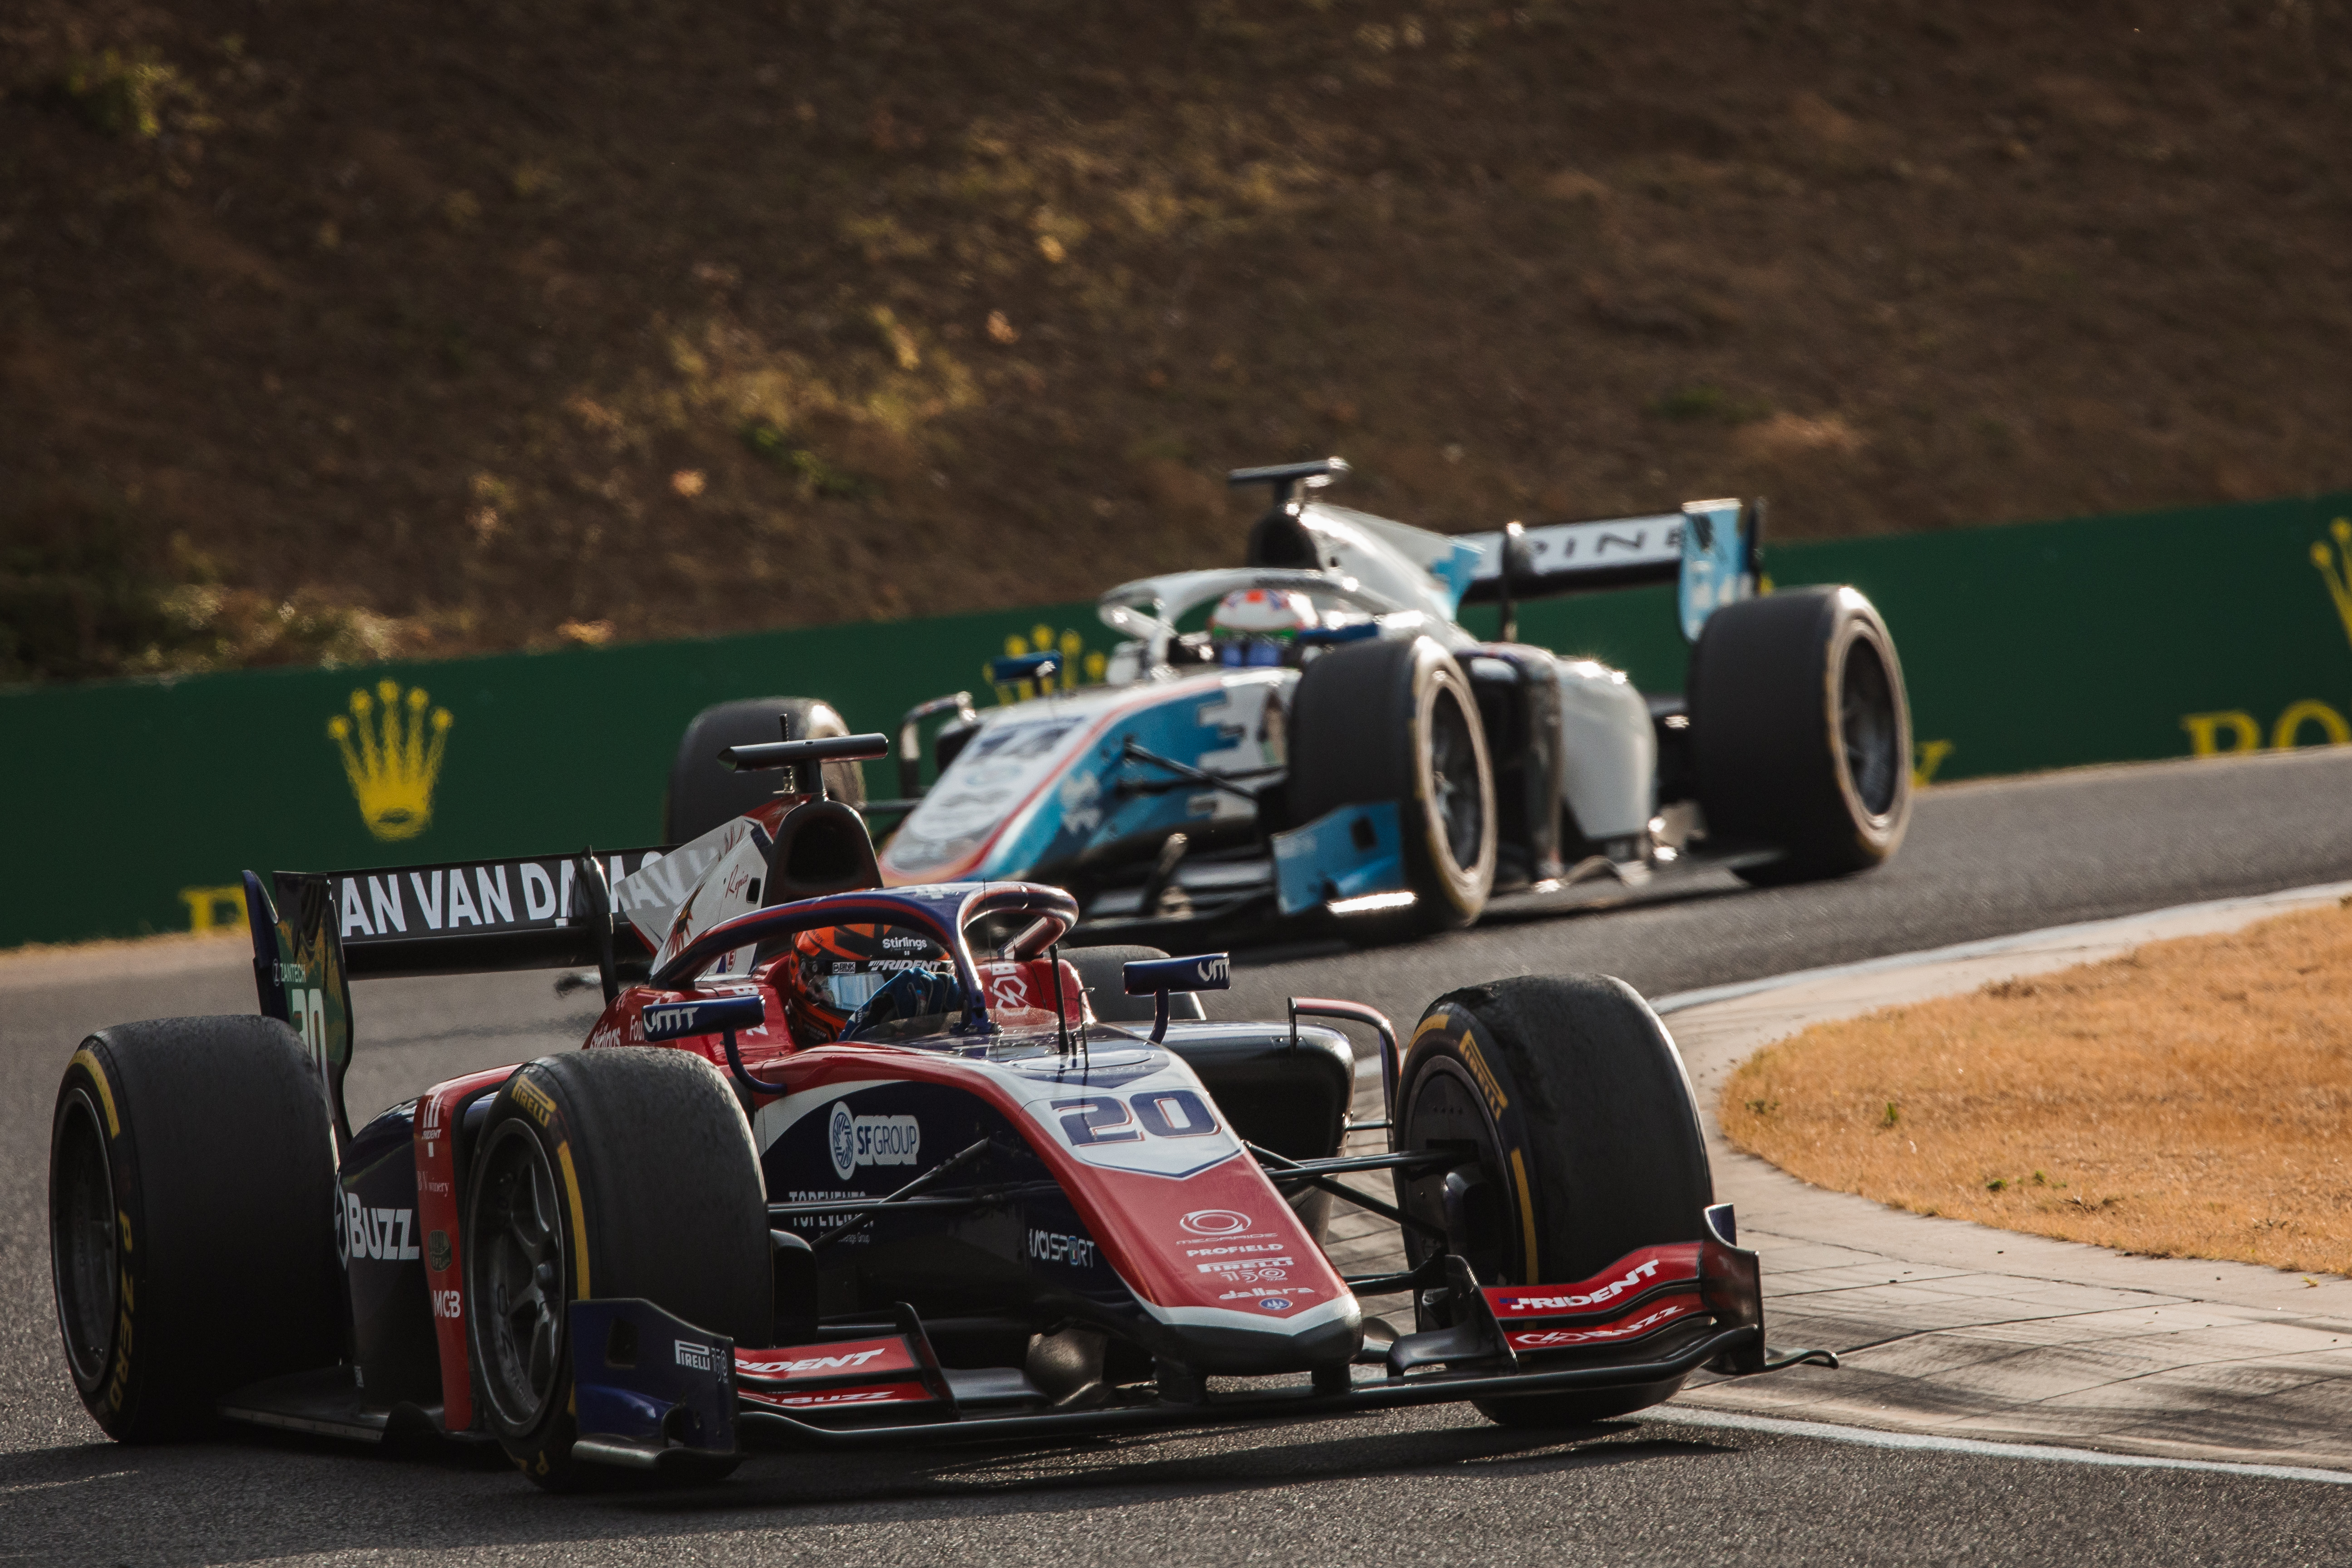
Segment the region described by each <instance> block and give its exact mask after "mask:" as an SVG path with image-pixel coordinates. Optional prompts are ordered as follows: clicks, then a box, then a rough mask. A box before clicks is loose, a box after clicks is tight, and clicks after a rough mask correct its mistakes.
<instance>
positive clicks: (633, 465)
mask: <svg viewBox="0 0 2352 1568" xmlns="http://www.w3.org/2000/svg"><path fill="white" fill-rule="evenodd" d="M2347 62H2352V23H2347V6H2346V5H2343V4H2339V3H2336V0H2287V3H2278V0H2260V3H2251V0H2249V3H2243V4H2236V3H2230V4H2203V5H2187V4H2167V5H2158V4H2154V3H2152V0H2151V3H2148V4H2144V5H2121V4H2112V3H2092V4H2084V5H2048V4H2046V3H2043V0H1990V3H1980V4H1976V5H1927V4H1918V3H1914V0H1879V3H1874V4H1861V3H1854V4H1848V5H1826V4H1791V3H1784V0H1747V3H1741V0H1691V3H1689V4H1685V5H1676V6H1675V7H1672V8H1671V9H1668V8H1662V7H1660V6H1657V5H1648V4H1641V3H1638V0H1577V3H1559V0H1553V3H1530V4H1527V5H1520V6H1516V7H1510V8H1500V9H1498V8H1496V7H1493V6H1490V5H1441V4H1433V3H1426V0H1424V3H1420V4H1416V5H1410V6H1408V5H1394V4H1390V3H1388V0H1250V3H1247V4H1242V3H1227V0H1200V3H1195V4H1192V5H1176V4H1168V5H1145V4H1129V5H1108V4H1093V5H1089V4H1082V3H1078V0H989V3H988V4H984V5H982V4H964V3H961V0H701V3H697V4H688V3H685V0H498V3H483V0H432V3H427V0H369V3H368V4H365V5H355V4H349V3H347V0H173V4H171V5H168V6H166V5H139V4H135V3H131V0H70V3H69V0H10V3H9V4H8V5H5V7H0V88H5V97H0V679H44V678H59V677H80V676H90V675H104V674H120V673H133V672H138V671H142V670H172V669H190V668H219V667H226V666H233V665H240V664H267V663H282V662H311V661H318V660H321V659H326V660H332V661H337V662H359V661H364V660H367V659H369V658H382V657H388V656H391V655H394V654H401V655H409V654H428V655H429V654H436V653H458V652H465V651H470V650H478V649H488V648H500V647H547V646H555V645H558V644H561V643H563V642H565V641H575V642H590V643H593V642H598V641H606V640H612V639H615V638H617V639H630V638H637V637H665V636H682V635H690V634H694V633H699V632H710V631H725V630H733V629H740V628H749V627H754V626H779V625H789V624H808V623H821V622H826V621H834V620H841V619H859V618H867V617H875V616H899V615H908V614H922V613H929V612H938V611H946V610H951V609H958V608H971V607H980V606H986V605H1013V604H1023V603H1032V602H1039V601H1048V600H1058V599H1067V598H1071V597H1076V596H1079V595H1086V594H1089V593H1092V592H1095V591H1097V590H1099V589H1100V588H1102V587H1104V586H1107V585H1108V584H1110V583H1112V582H1115V581H1118V580H1119V579H1121V578H1123V577H1127V576H1132V575H1137V574H1143V573H1146V572H1150V571H1154V570H1161V569H1169V568H1175V567H1180V566H1190V565H1207V564H1214V563H1222V562H1226V561H1230V560H1233V559H1235V558H1236V557H1237V556H1238V552H1239V544H1240V539H1241V534H1242V530H1241V527H1240V522H1241V521H1242V520H1243V519H1244V518H1245V517H1246V516H1247V515H1248V510H1249V505H1248V502H1247V501H1246V500H1239V499H1231V498H1228V497H1227V495H1226V494H1225V492H1224V490H1223V486H1222V484H1221V482H1220V479H1219V476H1220V474H1221V472H1222V470H1223V468H1225V467H1226V466H1228V465H1230V464H1235V463H1243V462H1265V461H1272V460H1276V459H1280V458H1291V457H1297V456H1302V455H1307V454H1309V453H1320V452H1324V451H1339V452H1342V453H1344V454H1345V455H1346V456H1348V457H1349V458H1350V459H1351V460H1353V461H1355V462H1356V463H1357V464H1358V465H1359V467H1360V479H1359V480H1358V481H1356V482H1353V483H1351V485H1350V486H1349V489H1348V491H1347V493H1346V498H1345V499H1347V500H1351V501H1354V502H1356V503H1358V504H1361V505H1365V506H1368V507H1370V508H1373V509H1375V510H1383V511H1388V512H1391V513H1394V514H1397V515H1401V516H1403V517H1406V518H1410V519H1413V520H1416V521H1427V522H1430V523H1432V524H1433V525H1436V526H1440V527H1446V528H1469V527H1475V526H1492V525H1493V524H1494V523H1495V522H1496V521H1499V520H1501V519H1504V518H1507V517H1515V516H1516V517H1525V518H1528V519H1529V520H1530V521H1533V520H1536V519H1538V518H1544V519H1557V518H1566V517H1573V516H1600V515H1608V514H1612V513H1622V512H1626V511H1630V510H1648V509H1653V508H1656V507H1659V506H1661V505H1671V504H1672V503H1674V502H1676V501H1678V500H1682V499H1684V498H1685V497H1686V496H1696V495H1702V494H1705V495H1713V494H1725V493H1734V492H1755V491H1761V492H1764V493H1766V494H1769V496H1771V497H1772V498H1773V500H1774V504H1775V510H1774V513H1773V524H1774V529H1775V531H1776V532H1777V533H1778V534H1779V535H1780V536H1781V537H1794V536H1823V535H1841V534H1859V533H1869V532H1878V531H1894V530H1912V529H1924V528H1937V527H1945V526H1949V525H1954V524H1959V523H1969V522H1979V521H1999V520H2003V519H2011V518H2020V517H2049V516H2058V515H2063V514H2071V513H2082V512H2088V511H2097V510H2115V509H2120V508H2129V507H2136V506H2143V505H2157V504H2166V503H2175V502H2189V501H2199V500H2218V499H2238V498H2250V497H2253V496H2258V495H2268V494H2280V493H2290V492H2295V491H2302V490H2308V489H2319V488H2328V487H2337V486H2341V485H2342V484H2344V483H2345V482H2346V480H2347V460H2346V456H2345V447H2344V433H2345V432H2346V431H2347V430H2352V377H2347V375H2346V374H2344V366H2345V364H2346V363H2347V349H2352V180H2347V175H2346V174H2345V172H2344V166H2343V163H2342V150H2343V149H2344V148H2345V147H2346V146H2347V145H2352V71H2347ZM2221 547H2226V546H2225V544H2224V543H2223V542H2217V548H2221Z"/></svg>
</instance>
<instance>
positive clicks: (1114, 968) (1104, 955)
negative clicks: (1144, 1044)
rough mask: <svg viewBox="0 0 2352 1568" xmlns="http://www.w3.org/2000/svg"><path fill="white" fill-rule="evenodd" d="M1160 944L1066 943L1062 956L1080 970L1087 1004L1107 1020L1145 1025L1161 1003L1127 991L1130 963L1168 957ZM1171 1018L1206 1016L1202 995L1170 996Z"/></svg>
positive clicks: (1108, 1021)
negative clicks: (1083, 944) (1154, 945)
mask: <svg viewBox="0 0 2352 1568" xmlns="http://www.w3.org/2000/svg"><path fill="white" fill-rule="evenodd" d="M1167 956H1168V953H1167V952H1166V950H1164V949H1161V948H1157V947H1118V946H1110V945H1105V946H1102V947H1066V948H1064V949H1063V950H1062V957H1063V958H1064V959H1065V960H1066V961H1067V963H1069V965H1070V967H1071V968H1073V969H1075V970H1076V971H1077V972H1078V979H1079V980H1080V981H1082V982H1084V983H1085V984H1086V988H1087V1006H1089V1007H1091V1008H1093V1009H1094V1015H1095V1016H1096V1017H1097V1018H1099V1019H1101V1020H1102V1021H1103V1022H1104V1023H1106V1024H1122V1025H1125V1024H1140V1025H1142V1026H1144V1027H1145V1028H1147V1029H1148V1028H1150V1026H1151V1021H1152V1019H1153V1018H1155V1017H1156V1016H1158V1011H1157V1010H1158V1007H1159V1004H1158V1003H1157V1002H1155V1001H1154V1000H1153V999H1152V998H1150V997H1149V996H1129V994H1127V966H1128V965H1129V964H1130V963H1141V962H1143V961H1144V960H1146V959H1151V958H1165V957H1167ZM1168 1016H1169V1017H1170V1018H1171V1019H1179V1020H1181V1019H1185V1018H1205V1017H1207V1016H1208V1014H1206V1013H1205V1012H1203V1011H1202V1007H1201V999H1200V997H1198V996H1196V995H1194V994H1192V993H1191V992H1189V991H1186V992H1182V993H1180V994H1177V995H1173V996H1171V997H1169V998H1168Z"/></svg>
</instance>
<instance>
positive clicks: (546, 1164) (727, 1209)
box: [464, 1047, 774, 1489]
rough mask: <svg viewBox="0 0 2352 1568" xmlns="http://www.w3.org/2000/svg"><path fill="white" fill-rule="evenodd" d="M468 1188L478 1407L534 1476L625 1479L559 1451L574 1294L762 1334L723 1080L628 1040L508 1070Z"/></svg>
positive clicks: (750, 1232) (741, 1162) (747, 1158)
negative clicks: (638, 1302)
mask: <svg viewBox="0 0 2352 1568" xmlns="http://www.w3.org/2000/svg"><path fill="white" fill-rule="evenodd" d="M466 1192H467V1196H466V1217H465V1228H464V1252H465V1278H466V1298H465V1300H466V1333H467V1349H468V1351H469V1352H470V1358H471V1361H472V1364H473V1370H474V1389H475V1408H476V1410H477V1412H478V1415H479V1416H480V1417H481V1419H482V1420H483V1421H484V1422H485V1423H486V1424H487V1425H488V1428H489V1430H490V1431H491V1433H492V1434H493V1435H495V1436H497V1438H498V1439H499V1443H500V1444H502V1445H503V1446H504V1447H505V1448H506V1451H507V1454H508V1457H509V1458H512V1459H513V1460H514V1461H515V1463H516V1464H517V1465H518V1466H520V1468H521V1469H522V1471H523V1473H524V1474H525V1475H527V1476H529V1477H530V1479H532V1480H534V1481H536V1482H538V1483H539V1484H541V1486H545V1487H550V1488H553V1489H582V1488H588V1487H594V1486H607V1485H612V1484H614V1483H616V1482H619V1481H623V1480H625V1479H628V1477H629V1475H630V1472H626V1471H618V1470H613V1469H606V1468H598V1467H596V1466H593V1465H584V1464H580V1463H577V1462H575V1461H574V1460H573V1458H572V1442H573V1440H574V1439H575V1438H576V1437H577V1436H579V1430H578V1427H577V1426H575V1425H574V1421H573V1417H574V1413H575V1412H574V1402H573V1398H572V1347H571V1344H570V1342H569V1336H568V1320H569V1318H570V1308H571V1304H572V1302H573V1301H575V1300H596V1299H609V1298H613V1297H629V1296H635V1297H642V1298H644V1299H645V1300H649V1301H651V1302H653V1303H654V1304H655V1305H656V1306H657V1307H659V1308H661V1309H662V1310H664V1311H667V1312H669V1313H671V1314H673V1315H674V1316H677V1317H679V1318H683V1319H684V1320H686V1321H688V1322H689V1323H692V1324H694V1325H695V1326H696V1327H698V1328H701V1329H707V1330H709V1331H710V1332H712V1333H715V1334H724V1335H726V1336H728V1337H729V1338H730V1339H732V1340H733V1341H734V1342H736V1343H737V1344H739V1345H756V1344H763V1343H765V1342H767V1340H768V1337H769V1334H770V1331H771V1327H772V1323H773V1321H774V1318H773V1303H772V1285H771V1277H770V1267H771V1266H770V1263H769V1259H768V1207H767V1192H766V1188H765V1186H764V1185H763V1184H762V1182H761V1176H760V1161H759V1152H758V1151H757V1149H756V1148H755V1147H754V1146H753V1144H752V1142H751V1123H750V1122H748V1121H745V1120H744V1118H743V1110H742V1107H741V1106H740V1104H738V1103H737V1101H736V1099H735V1094H734V1091H733V1090H732V1089H730V1088H728V1086H727V1083H726V1080H724V1079H721V1078H720V1077H719V1074H718V1072H717V1071H716V1070H715V1069H714V1068H712V1067H711V1066H710V1064H709V1062H707V1061H705V1060H703V1059H702V1058H700V1057H698V1056H693V1055H690V1054H688V1053H687V1052H685V1051H677V1050H658V1049H650V1048H642V1047H639V1048H630V1047H623V1048H617V1049H607V1050H596V1051H580V1052H575V1053H572V1054H571V1055H566V1056H560V1057H544V1058H541V1059H540V1060H538V1061H535V1062H531V1063H529V1064H528V1065H526V1066H524V1067H522V1068H519V1069H517V1071H516V1073H515V1075H514V1077H513V1078H511V1079H508V1081H507V1083H506V1086H505V1087H504V1088H502V1089H499V1092H498V1095H497V1097H496V1099H495V1100H492V1102H491V1106H490V1110H489V1114H488V1120H487V1121H486V1122H485V1123H484V1125H483V1127H482V1131H481V1133H480V1135H479V1137H478V1140H477V1142H476V1144H475V1153H474V1158H473V1165H472V1176H471V1178H470V1180H469V1181H468V1182H467V1188H466ZM727 1468H732V1466H731V1464H728V1465H714V1466H706V1467H704V1468H701V1469H699V1470H698V1471H696V1472H694V1475H695V1477H696V1478H697V1479H709V1477H710V1476H712V1475H714V1474H719V1473H723V1472H724V1470H725V1469H727ZM664 1473H665V1474H668V1473H670V1472H667V1471H666V1472H664Z"/></svg>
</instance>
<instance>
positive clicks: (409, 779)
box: [327, 680, 453, 840]
mask: <svg viewBox="0 0 2352 1568" xmlns="http://www.w3.org/2000/svg"><path fill="white" fill-rule="evenodd" d="M430 701H431V699H430V698H428V697H426V696H425V689H424V688H423V687H421V686H412V687H410V688H409V689H408V694H407V695H406V696H405V697H403V696H402V695H401V690H400V683H399V682H398V681H396V680H384V681H379V682H377V683H376V689H375V695H374V696H373V697H370V696H369V695H368V694H367V693H366V692H364V691H354V692H352V713H351V717H350V718H348V719H346V718H345V717H343V716H342V715H341V714H340V713H338V714H336V715H335V716H334V717H333V718H331V719H330V720H328V721H327V733H328V734H329V735H330V736H331V737H332V738H333V740H334V742H335V744H336V745H337V746H338V747H339V748H341V751H342V753H343V776H344V777H346V778H348V779H350V780H351V781H352V795H353V797H354V798H356V799H357V800H358V801H359V803H360V816H362V818H363V819H364V820H365V821H366V823H367V828H368V831H369V832H370V833H373V834H374V835H375V836H376V837H378V838H382V839H385V840H392V839H399V838H414V837H416V836H417V835H418V834H420V833H422V832H424V831H425V829H426V828H427V827H430V826H432V825H433V785H434V783H435V781H436V780H437V779H439V778H440V776H441V753H442V752H445V751H446V750H447V749H448V745H449V726H450V724H451V723H452V722H453V721H452V720H451V719H450V717H449V710H447V709H446V708H436V709H434V710H433V715H432V718H431V720H430V721H429V728H430V729H431V731H432V733H431V735H430V736H429V737H428V736H427V735H426V733H425V731H426V729H427V728H428V721H427V720H426V718H425V707H426V705H427V704H428V703H429V702H430ZM379 704H381V705H382V707H383V713H382V715H381V716H379V715H378V714H377V712H376V709H377V706H378V705H379Z"/></svg>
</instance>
